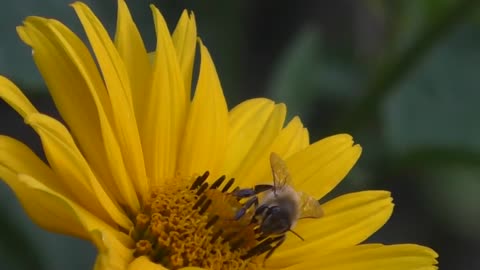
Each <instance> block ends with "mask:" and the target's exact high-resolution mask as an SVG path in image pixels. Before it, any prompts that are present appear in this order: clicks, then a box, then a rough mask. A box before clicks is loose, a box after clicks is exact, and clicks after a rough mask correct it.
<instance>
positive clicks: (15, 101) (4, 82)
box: [0, 76, 38, 117]
mask: <svg viewBox="0 0 480 270" xmlns="http://www.w3.org/2000/svg"><path fill="white" fill-rule="evenodd" d="M0 98H2V99H3V100H5V102H7V103H8V104H9V105H10V106H12V108H13V109H15V111H17V112H18V113H19V114H20V115H21V116H22V117H25V116H27V115H28V114H31V113H36V112H38V111H37V109H35V107H34V106H33V105H32V103H30V101H29V100H28V99H27V97H25V95H24V94H23V93H22V91H20V89H18V87H17V86H16V85H15V84H13V83H12V82H11V81H9V80H8V79H7V78H5V77H3V76H0Z"/></svg>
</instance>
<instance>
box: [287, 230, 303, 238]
mask: <svg viewBox="0 0 480 270" xmlns="http://www.w3.org/2000/svg"><path fill="white" fill-rule="evenodd" d="M288 231H289V232H291V233H293V234H294V235H295V236H296V237H298V238H300V240H302V241H305V239H303V237H301V236H300V234H298V233H296V232H295V231H294V230H291V229H288Z"/></svg>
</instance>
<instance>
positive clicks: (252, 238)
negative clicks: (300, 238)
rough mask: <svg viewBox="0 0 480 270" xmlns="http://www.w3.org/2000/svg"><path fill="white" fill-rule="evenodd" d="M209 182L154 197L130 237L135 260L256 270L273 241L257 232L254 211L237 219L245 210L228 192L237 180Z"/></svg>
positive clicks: (172, 188) (199, 180)
mask: <svg viewBox="0 0 480 270" xmlns="http://www.w3.org/2000/svg"><path fill="white" fill-rule="evenodd" d="M207 178H208V172H206V173H205V174H203V175H202V176H199V177H197V178H196V179H195V181H194V182H193V184H192V185H190V186H188V185H184V184H180V183H185V182H183V181H172V182H173V183H172V184H170V183H169V185H168V187H158V188H156V189H154V190H153V191H152V192H151V196H150V198H148V200H147V201H146V203H145V205H144V209H143V212H142V213H140V214H138V215H137V216H136V218H135V228H134V229H133V230H132V231H131V233H130V235H131V237H132V238H133V239H134V240H135V242H136V249H135V252H134V256H135V257H139V256H147V257H149V258H150V260H151V261H153V262H155V263H159V264H161V265H163V266H164V267H167V268H169V269H178V268H182V267H185V266H197V267H202V268H206V269H227V270H228V269H255V268H257V264H256V262H258V260H257V258H258V257H259V255H261V254H262V253H264V252H265V251H268V250H269V249H271V245H269V244H271V243H272V241H271V240H270V241H269V240H268V239H267V241H266V240H265V237H263V236H261V235H260V234H259V233H258V225H259V224H258V221H257V220H256V219H252V216H253V212H254V211H247V213H246V214H245V215H243V216H242V217H241V218H239V219H235V218H234V217H235V215H236V214H237V212H238V210H239V209H241V208H242V207H243V204H242V202H241V201H240V200H239V199H238V198H237V197H236V196H234V195H232V193H231V192H229V190H230V188H231V187H232V185H233V184H234V179H230V180H229V181H225V179H226V178H225V176H222V177H220V178H219V179H218V180H216V181H215V182H214V183H212V184H208V183H207V182H206V179H207ZM174 180H179V179H174ZM255 229H257V230H255ZM260 262H261V261H260Z"/></svg>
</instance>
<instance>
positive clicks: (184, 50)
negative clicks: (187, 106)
mask: <svg viewBox="0 0 480 270" xmlns="http://www.w3.org/2000/svg"><path fill="white" fill-rule="evenodd" d="M172 40H173V45H174V46H175V50H176V51H177V58H178V62H179V63H180V70H181V72H182V77H183V85H184V87H185V95H186V96H187V100H190V92H191V90H192V72H193V62H194V60H195V49H196V45H197V26H196V24H195V15H194V14H193V12H192V13H190V16H189V14H188V12H187V11H186V10H184V11H183V13H182V16H181V17H180V20H178V23H177V27H176V28H175V31H174V32H173V35H172Z"/></svg>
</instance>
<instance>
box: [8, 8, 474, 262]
mask: <svg viewBox="0 0 480 270" xmlns="http://www.w3.org/2000/svg"><path fill="white" fill-rule="evenodd" d="M85 2H87V3H88V4H89V5H90V6H91V7H92V8H93V10H94V11H95V12H96V13H97V15H98V16H99V17H100V18H101V19H102V21H103V22H104V23H105V25H106V26H107V28H108V29H109V30H110V32H111V33H113V29H114V28H115V15H116V1H114V0H103V1H98V0H97V1H93V0H89V1H85ZM127 2H128V3H129V6H130V8H131V10H132V13H133V16H134V18H135V20H136V22H137V23H138V25H139V28H140V29H141V32H142V35H143V37H144V38H145V40H146V43H147V47H148V48H149V49H153V48H154V29H153V23H152V18H151V13H150V10H149V7H148V4H149V3H154V4H155V5H156V6H157V7H159V8H160V9H161V10H162V12H163V14H164V16H165V17H166V18H167V21H168V22H169V25H170V26H171V27H172V28H173V26H174V25H175V23H176V20H177V19H178V17H179V16H180V14H181V11H182V10H183V9H184V8H188V9H191V10H193V11H194V12H195V14H196V18H197V24H198V32H199V34H200V36H201V37H202V39H203V41H204V42H205V44H206V45H207V46H208V47H209V49H210V51H211V54H212V56H213V58H214V61H215V62H216V65H217V70H218V73H219V75H220V78H221V81H222V85H223V88H224V90H225V95H226V97H227V100H228V103H229V107H232V106H234V105H235V104H237V103H239V102H240V101H242V100H244V99H246V98H252V97H259V96H267V97H270V98H273V99H275V100H276V101H278V102H285V103H286V104H287V105H288V109H289V116H293V115H300V116H301V118H302V119H303V121H304V123H305V125H306V126H307V127H308V128H309V130H310V133H311V138H312V140H317V139H319V138H321V137H324V136H327V135H331V134H334V133H339V132H348V133H350V134H352V135H353V136H354V137H355V140H356V142H358V143H360V144H361V145H362V146H363V148H364V152H363V156H362V158H361V160H360V162H359V163H358V165H357V166H356V167H355V168H354V170H353V171H352V173H351V174H350V175H349V176H348V178H347V180H346V181H344V182H343V183H342V184H340V186H339V188H338V189H336V190H335V192H334V193H335V194H331V195H329V196H330V197H332V196H335V195H337V194H342V193H345V192H349V191H357V190H364V189H387V190H391V191H392V194H393V197H394V199H395V204H396V208H395V211H394V214H393V216H392V218H391V219H390V221H389V222H388V223H387V225H386V226H385V227H384V228H382V229H381V230H380V231H379V232H378V233H377V234H376V235H375V236H373V237H372V238H371V239H370V240H369V241H372V242H382V243H403V242H413V243H419V244H424V245H428V246H431V247H433V248H434V249H435V250H436V251H437V252H439V253H440V266H441V267H442V269H469V270H471V269H480V256H479V255H480V254H479V253H480V197H479V195H480V140H479V139H480V122H479V121H478V116H479V115H480V105H479V104H478V103H479V101H480V91H479V90H480V89H478V88H479V86H480V75H479V74H478V70H479V69H480V13H479V12H478V11H479V9H478V6H479V5H480V1H473V0H470V1H461V0H457V1H455V0H420V1H401V0H397V1H386V0H384V1H380V0H375V1H374V0H372V1H366V0H365V1H355V0H339V1H314V0H312V1H271V0H270V1H220V0H210V1H206V0H205V1H194V0H192V1H172V0H168V1H167V0H163V1H140V0H137V1H132V0H130V1H127ZM69 3H71V1H65V0H43V1H36V0H21V1H4V2H3V3H2V5H1V8H0V74H2V75H5V76H7V77H9V78H11V79H12V80H14V81H15V82H16V83H17V84H18V85H20V86H21V87H22V89H24V90H25V91H27V94H28V96H29V97H30V98H31V100H32V101H33V103H34V104H35V105H36V106H37V107H38V108H39V110H41V111H42V112H46V113H48V114H50V115H58V114H57V112H56V111H55V108H54V107H53V104H52V101H51V99H50V97H49V96H48V92H47V91H46V89H45V86H44V82H43V81H42V79H41V77H40V75H39V73H38V72H37V70H36V68H35V66H34V64H33V61H32V59H31V52H30V49H29V48H28V47H27V46H25V45H24V44H23V43H21V42H20V40H19V38H18V37H17V35H16V32H15V26H16V25H19V24H21V23H22V20H23V19H24V18H25V17H26V16H29V15H40V16H45V17H53V18H57V19H59V20H61V21H63V22H64V23H65V24H67V25H68V26H70V27H72V28H73V29H74V31H75V32H77V33H81V36H82V37H84V34H83V32H82V30H81V27H80V25H79V22H78V20H77V18H76V16H75V15H74V13H73V10H72V9H71V8H70V7H69V6H68V4H69ZM477 3H478V4H477ZM67 90H68V89H67ZM0 117H1V122H0V123H1V124H0V133H1V134H7V135H11V136H13V137H15V138H18V139H20V140H22V141H25V142H28V144H29V145H30V146H32V147H33V148H34V149H35V151H36V152H37V153H39V154H40V155H42V152H41V147H40V144H39V140H38V138H37V136H36V135H35V134H34V133H33V132H32V131H31V130H30V129H29V128H28V127H27V126H25V125H24V124H23V121H22V119H21V118H20V117H19V116H18V115H17V114H16V113H15V112H14V111H13V110H12V109H10V108H9V107H8V106H7V105H6V104H5V103H4V102H0ZM0 215H1V216H2V218H1V219H0V265H1V269H40V270H41V269H45V270H56V269H79V270H80V269H89V268H91V266H92V264H93V262H94V256H95V249H94V248H93V247H92V245H91V244H89V243H86V242H84V241H80V240H77V239H74V238H71V237H67V236H62V235H56V234H52V233H49V232H45V231H43V230H41V229H39V228H38V227H36V226H35V225H34V224H32V222H31V221H30V220H29V219H28V217H26V215H25V213H24V212H23V210H22V209H21V207H20V206H19V203H18V202H17V200H16V198H15V196H14V195H13V194H12V192H11V191H10V190H9V189H8V187H7V186H6V185H4V184H3V183H2V184H0Z"/></svg>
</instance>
